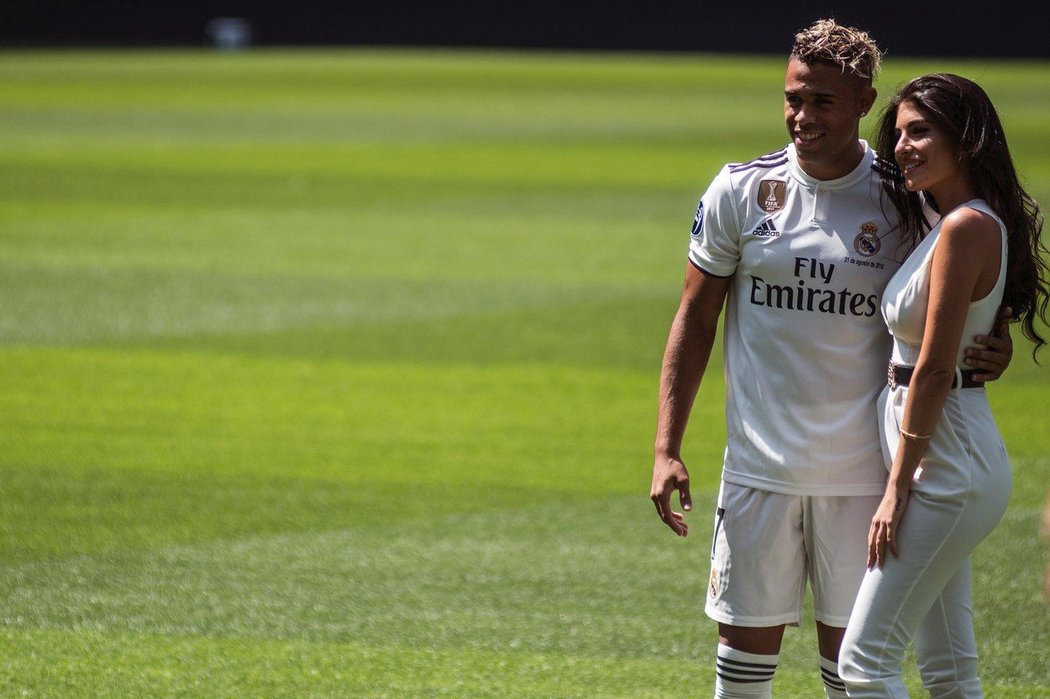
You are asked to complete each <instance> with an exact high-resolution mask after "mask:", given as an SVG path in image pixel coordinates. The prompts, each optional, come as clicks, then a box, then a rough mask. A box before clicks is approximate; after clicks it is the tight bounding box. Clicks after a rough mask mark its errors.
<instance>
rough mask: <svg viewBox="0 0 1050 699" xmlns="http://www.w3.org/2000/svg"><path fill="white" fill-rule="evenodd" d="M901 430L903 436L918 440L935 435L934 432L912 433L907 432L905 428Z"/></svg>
mask: <svg viewBox="0 0 1050 699" xmlns="http://www.w3.org/2000/svg"><path fill="white" fill-rule="evenodd" d="M900 432H901V436H902V437H908V438H909V439H914V440H917V441H923V440H927V439H929V438H930V437H932V436H933V435H932V434H912V433H911V432H905V431H904V430H901V431H900Z"/></svg>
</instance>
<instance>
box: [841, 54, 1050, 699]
mask: <svg viewBox="0 0 1050 699" xmlns="http://www.w3.org/2000/svg"><path fill="white" fill-rule="evenodd" d="M878 150H879V154H880V155H882V157H883V158H886V159H887V160H891V159H892V160H894V161H895V162H896V163H897V165H898V166H899V168H900V172H899V173H898V174H897V177H895V178H893V177H891V178H889V179H888V181H889V182H890V183H891V185H890V188H889V190H890V191H889V192H888V194H889V197H890V199H891V200H892V201H893V202H894V204H895V205H896V206H897V208H898V210H899V211H900V212H901V214H902V218H903V221H904V223H903V225H904V227H905V230H904V233H905V234H906V236H911V237H912V238H913V239H921V242H918V244H917V246H916V248H915V250H914V251H913V252H912V253H911V255H910V256H909V257H908V258H907V260H905V262H904V264H903V265H902V266H901V268H900V269H899V270H898V271H897V272H896V274H895V275H894V277H893V278H892V279H891V280H890V282H889V285H888V286H887V288H886V291H885V294H884V296H883V301H882V312H883V316H884V318H885V320H886V323H887V326H888V327H889V329H890V332H891V333H892V335H893V356H892V360H891V363H890V368H889V382H888V386H887V387H886V389H885V390H884V391H883V393H882V396H881V398H880V416H879V419H880V425H881V427H882V433H883V448H884V451H885V456H886V459H887V462H888V463H889V478H888V481H887V484H886V492H885V495H884V497H883V499H882V502H881V504H880V505H879V508H878V510H877V511H876V513H875V516H874V517H873V518H872V522H871V528H870V532H869V535H868V571H867V573H866V575H865V579H864V582H863V584H862V586H861V589H860V592H859V594H858V598H857V601H856V603H855V605H854V608H853V613H852V615H851V617H850V620H849V624H848V625H847V628H846V635H845V639H844V641H843V644H842V650H841V653H840V655H839V671H840V674H841V677H842V679H843V680H844V681H845V682H846V686H847V691H848V693H849V696H851V697H907V696H908V693H907V691H906V690H905V688H904V684H903V681H902V678H901V674H902V671H901V665H902V661H903V658H904V655H905V651H906V648H907V646H908V644H909V642H911V641H914V643H915V652H916V657H917V658H918V661H919V666H920V671H921V674H922V679H923V685H924V686H925V687H926V689H927V690H928V691H929V692H930V695H931V696H933V697H981V696H983V694H982V690H981V683H980V680H979V679H978V676H977V648H976V640H975V638H974V632H973V614H972V611H971V603H970V599H971V595H970V554H971V552H972V551H973V550H974V548H975V547H976V546H977V545H978V544H979V543H980V542H981V541H982V540H983V539H984V538H985V537H986V536H988V534H989V533H990V532H991V531H992V530H993V529H994V528H995V526H996V525H997V524H998V522H999V520H1000V519H1001V518H1002V515H1003V513H1004V512H1005V510H1006V505H1007V501H1008V499H1009V496H1010V463H1009V460H1008V457H1007V454H1006V450H1005V448H1004V446H1003V442H1002V439H1001V437H1000V435H999V430H998V428H997V427H996V424H995V421H994V420H993V418H992V413H991V409H990V407H989V404H988V397H987V395H986V393H985V391H984V388H983V385H982V384H980V383H978V382H975V381H974V380H973V377H972V374H971V373H970V372H968V371H966V370H964V369H963V368H962V367H964V366H965V365H964V363H963V354H962V352H963V349H964V346H963V339H964V338H968V337H972V336H973V335H974V334H975V333H977V332H987V331H988V329H989V328H991V327H992V325H993V323H994V322H995V319H996V315H997V311H998V309H999V307H1000V304H1005V305H1007V306H1010V307H1011V308H1012V309H1013V310H1014V319H1015V320H1019V321H1020V323H1021V327H1022V331H1023V333H1024V334H1025V335H1026V336H1027V337H1028V338H1029V339H1030V340H1032V341H1033V342H1034V343H1035V349H1036V350H1038V349H1039V348H1040V347H1041V346H1042V345H1043V344H1045V341H1044V339H1043V338H1042V337H1041V336H1040V335H1039V333H1038V331H1037V326H1036V320H1037V319H1038V318H1043V320H1044V322H1045V318H1046V303H1047V271H1046V270H1047V266H1046V261H1045V259H1044V258H1043V254H1044V253H1045V252H1046V250H1045V248H1043V247H1042V245H1041V243H1040V242H1039V234H1040V231H1041V228H1042V219H1041V216H1040V213H1039V208H1038V206H1037V205H1036V203H1035V202H1034V201H1033V200H1032V199H1031V197H1029V196H1028V194H1027V193H1026V192H1025V191H1024V189H1023V188H1022V187H1021V185H1020V183H1019V182H1018V178H1017V174H1016V171H1015V169H1014V166H1013V162H1012V159H1011V157H1010V152H1009V149H1008V147H1007V144H1006V138H1005V135H1004V133H1003V129H1002V124H1001V123H1000V120H999V117H998V115H997V114H996V110H995V108H994V106H993V105H992V103H991V101H990V100H989V99H988V96H987V95H986V94H985V92H984V91H983V90H982V89H981V88H980V87H979V86H978V85H976V84H975V83H973V82H971V81H969V80H966V79H965V78H960V77H958V76H955V75H949V74H934V75H926V76H923V77H920V78H916V79H915V80H912V81H911V82H909V83H908V84H906V85H905V86H904V87H902V88H901V89H900V90H899V91H898V92H897V94H896V95H895V96H894V97H893V99H892V100H891V102H890V104H889V105H888V106H887V108H886V112H885V114H884V115H883V117H882V121H881V124H880V127H879V136H878ZM924 203H925V204H928V205H929V206H930V207H932V208H933V209H934V210H935V211H937V212H939V214H940V219H939V221H938V223H937V224H936V225H935V226H934V227H933V228H932V229H931V230H929V232H928V233H926V229H927V228H928V225H926V221H925V218H924V217H923V214H922V211H923V204H924ZM924 234H925V235H924Z"/></svg>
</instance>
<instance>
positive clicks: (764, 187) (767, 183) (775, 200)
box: [758, 180, 787, 214]
mask: <svg viewBox="0 0 1050 699" xmlns="http://www.w3.org/2000/svg"><path fill="white" fill-rule="evenodd" d="M786 186H787V182H785V181H784V180H762V181H761V182H759V183H758V205H759V206H760V207H762V210H763V211H765V212H766V213H767V214H771V213H773V212H774V211H780V210H781V209H783V208H784V189H785V187H786Z"/></svg>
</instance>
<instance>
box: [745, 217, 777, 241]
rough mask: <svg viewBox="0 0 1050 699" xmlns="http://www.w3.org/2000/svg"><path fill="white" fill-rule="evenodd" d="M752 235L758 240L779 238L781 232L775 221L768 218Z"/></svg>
mask: <svg viewBox="0 0 1050 699" xmlns="http://www.w3.org/2000/svg"><path fill="white" fill-rule="evenodd" d="M751 235H753V236H755V237H756V238H779V237H780V231H778V230H777V227H776V226H775V225H774V224H773V219H771V218H767V219H766V220H765V221H763V222H762V223H760V224H759V225H758V227H757V228H755V230H753V231H751Z"/></svg>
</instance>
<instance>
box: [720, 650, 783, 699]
mask: <svg viewBox="0 0 1050 699" xmlns="http://www.w3.org/2000/svg"><path fill="white" fill-rule="evenodd" d="M779 661H780V656H779V655H757V654H755V653H745V652H744V651H742V650H737V649H736V648H730V647H729V646H726V645H722V644H721V643H719V644H718V656H717V657H716V658H715V699H756V698H761V697H765V698H766V699H769V697H772V696H773V673H774V672H776V670H777V662H779Z"/></svg>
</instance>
